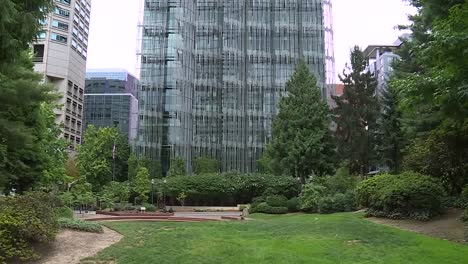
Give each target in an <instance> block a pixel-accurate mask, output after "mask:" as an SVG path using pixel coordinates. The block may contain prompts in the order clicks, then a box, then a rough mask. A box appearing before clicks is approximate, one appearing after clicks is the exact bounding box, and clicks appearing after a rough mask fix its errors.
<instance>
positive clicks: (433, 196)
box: [356, 172, 445, 220]
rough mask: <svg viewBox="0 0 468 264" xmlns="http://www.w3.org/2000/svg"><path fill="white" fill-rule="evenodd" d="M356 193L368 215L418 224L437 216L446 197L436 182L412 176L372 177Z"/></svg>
mask: <svg viewBox="0 0 468 264" xmlns="http://www.w3.org/2000/svg"><path fill="white" fill-rule="evenodd" d="M356 192H357V198H358V202H359V204H361V205H363V206H364V207H368V215H371V216H384V217H389V218H413V219H419V220H427V219H429V218H430V217H432V216H435V215H437V214H439V213H440V212H441V209H442V201H443V198H444V194H445V192H444V189H443V188H442V183H441V182H440V181H439V180H437V179H435V178H432V177H429V176H424V175H421V174H418V173H412V172H406V173H402V174H399V175H390V174H383V175H378V176H375V177H373V178H370V179H367V180H365V181H362V182H361V183H359V184H358V186H357V188H356Z"/></svg>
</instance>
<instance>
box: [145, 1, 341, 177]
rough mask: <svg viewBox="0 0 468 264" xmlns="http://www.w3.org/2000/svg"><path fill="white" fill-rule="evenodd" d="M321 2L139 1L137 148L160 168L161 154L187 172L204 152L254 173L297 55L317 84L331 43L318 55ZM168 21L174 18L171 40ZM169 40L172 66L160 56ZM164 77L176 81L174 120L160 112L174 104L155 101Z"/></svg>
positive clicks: (329, 57) (322, 76) (321, 30)
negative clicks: (141, 8) (182, 164)
mask: <svg viewBox="0 0 468 264" xmlns="http://www.w3.org/2000/svg"><path fill="white" fill-rule="evenodd" d="M155 6H156V7H157V8H156V7H155ZM330 9H331V4H330ZM324 10H325V9H324V3H323V1H321V0H224V1H219V0H197V1H195V0H193V1H190V0H180V1H164V0H162V1H150V0H146V2H145V11H144V22H143V25H142V35H143V37H142V52H141V82H142V86H141V91H140V131H139V134H140V135H139V136H140V137H139V139H138V142H137V146H136V147H137V151H138V152H140V153H141V154H144V155H146V156H149V157H151V158H153V159H158V160H159V159H160V160H161V162H162V164H163V167H164V166H165V167H166V168H167V167H168V166H169V158H170V157H175V156H182V157H183V158H184V159H185V160H186V161H188V162H187V168H188V169H189V170H190V161H191V160H192V158H195V157H199V156H204V157H212V158H215V159H217V160H219V162H220V164H221V169H222V170H223V171H230V170H237V171H241V172H253V171H256V170H257V160H259V159H260V158H261V156H262V153H263V150H264V147H265V144H266V143H267V142H268V140H269V138H271V124H272V119H273V117H274V116H275V114H276V112H277V105H278V102H279V100H280V98H281V96H284V95H286V94H287V91H286V87H285V84H286V82H287V80H288V79H289V77H290V75H291V74H292V72H293V71H294V68H295V66H296V64H297V63H298V61H299V59H300V58H303V59H304V60H305V61H306V63H307V64H308V65H309V67H310V69H311V71H313V72H314V73H315V76H316V77H317V80H318V83H319V85H320V86H321V88H322V91H324V89H325V87H326V85H325V84H326V83H327V76H328V74H327V71H329V67H328V66H326V65H327V61H329V60H331V61H333V60H332V59H333V55H332V54H333V51H331V53H327V54H325V44H326V43H325V35H326V30H325V26H324V14H328V13H326V12H325V13H324ZM178 14H180V16H179V15H178ZM156 17H157V18H158V19H156ZM171 23H175V24H177V25H179V27H177V30H176V32H177V33H174V34H177V35H180V36H181V37H177V39H176V41H175V42H171V34H173V33H171V32H167V31H168V29H169V28H170V26H169V25H168V24H171ZM329 24H330V26H331V21H330V23H329ZM150 29H152V30H156V31H157V32H161V33H163V32H164V33H165V34H159V35H158V34H152V35H150V34H148V33H147V32H146V31H148V30H150ZM169 31H170V30H169ZM145 32H146V33H145ZM329 32H331V34H332V31H329ZM172 37H173V36H172ZM330 41H332V38H331V39H330ZM331 47H332V46H331ZM172 48H174V49H175V51H174V52H175V53H176V54H179V53H180V54H181V55H180V57H179V56H176V58H175V61H176V62H177V67H178V69H181V70H182V72H180V73H179V72H174V71H173V67H172V66H170V65H168V64H167V62H168V61H170V60H171V59H172V58H171V56H170V55H169V50H170V49H172ZM150 56H154V58H153V59H152V60H151V61H148V57H150ZM179 58H180V59H179ZM182 58H183V59H182ZM333 74H334V73H333ZM166 80H171V81H177V80H179V81H180V82H179V83H180V86H177V85H176V88H175V89H174V90H176V91H177V92H179V91H180V95H179V94H176V95H177V96H178V97H177V98H180V103H181V104H182V105H179V106H178V108H177V109H176V110H178V111H180V112H181V113H179V112H175V113H176V114H178V115H175V116H174V118H173V117H172V116H170V114H171V111H169V113H165V112H164V111H163V110H162V109H165V108H168V107H173V106H176V104H174V103H173V101H164V100H163V98H164V96H165V95H167V91H168V90H169V91H170V90H173V89H172V88H170V85H168V83H167V81H166ZM156 87H159V88H156ZM155 88H156V89H155ZM161 92H162V94H160V93H161ZM171 92H172V91H171ZM174 92H175V91H174ZM182 94H183V95H184V96H181V95H182ZM183 98H186V99H187V100H186V101H184V99H183ZM153 108H154V109H161V110H159V111H157V110H152V109H153ZM167 114H169V115H167ZM184 118H186V119H187V120H189V122H186V123H184V121H185V119H184ZM173 119H174V120H173ZM170 122H173V123H170ZM182 129H183V130H184V131H185V132H183V133H182V132H177V131H180V130H182ZM182 134H183V135H184V136H186V137H182ZM176 135H180V136H179V137H176ZM167 139H169V140H167ZM171 139H172V140H171Z"/></svg>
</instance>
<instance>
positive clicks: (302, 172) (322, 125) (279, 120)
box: [265, 60, 335, 183]
mask: <svg viewBox="0 0 468 264" xmlns="http://www.w3.org/2000/svg"><path fill="white" fill-rule="evenodd" d="M286 88H287V91H288V95H287V96H285V97H284V98H282V99H281V101H280V103H279V113H278V115H277V116H276V117H275V118H274V120H273V127H272V139H271V142H270V143H269V144H268V146H267V148H266V151H265V155H266V157H267V158H266V159H267V160H268V162H267V166H268V167H269V168H270V169H271V170H272V171H273V172H274V173H276V174H284V175H291V176H293V177H295V178H299V179H300V180H301V182H302V183H305V181H306V179H307V178H308V177H310V176H312V175H317V176H319V175H324V174H327V173H330V172H331V171H332V170H333V167H334V166H333V165H334V164H333V160H334V152H335V147H334V144H333V139H332V135H331V132H330V124H331V120H330V116H329V110H328V107H327V105H326V103H325V102H323V101H322V99H321V96H320V89H319V88H318V87H317V80H316V79H315V77H314V76H313V75H312V73H311V72H310V70H309V68H308V66H307V64H306V63H305V62H304V61H303V60H301V61H300V62H299V64H298V66H297V68H296V70H295V72H294V73H293V75H292V77H291V79H290V80H289V81H288V82H287V83H286Z"/></svg>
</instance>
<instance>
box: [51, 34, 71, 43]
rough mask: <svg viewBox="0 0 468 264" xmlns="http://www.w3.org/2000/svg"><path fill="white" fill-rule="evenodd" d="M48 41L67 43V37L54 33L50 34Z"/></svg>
mask: <svg viewBox="0 0 468 264" xmlns="http://www.w3.org/2000/svg"><path fill="white" fill-rule="evenodd" d="M50 39H51V40H55V41H58V42H62V43H67V37H66V36H62V35H59V34H55V33H52V34H50Z"/></svg>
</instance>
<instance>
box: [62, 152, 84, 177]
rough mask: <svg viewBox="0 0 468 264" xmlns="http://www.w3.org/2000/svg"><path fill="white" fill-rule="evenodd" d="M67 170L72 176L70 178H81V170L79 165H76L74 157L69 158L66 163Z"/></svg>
mask: <svg viewBox="0 0 468 264" xmlns="http://www.w3.org/2000/svg"><path fill="white" fill-rule="evenodd" d="M65 172H66V173H67V175H68V176H69V177H70V179H73V180H78V179H79V178H80V171H79V170H78V166H77V165H76V161H75V158H74V157H70V158H68V160H67V162H66V163H65Z"/></svg>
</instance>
